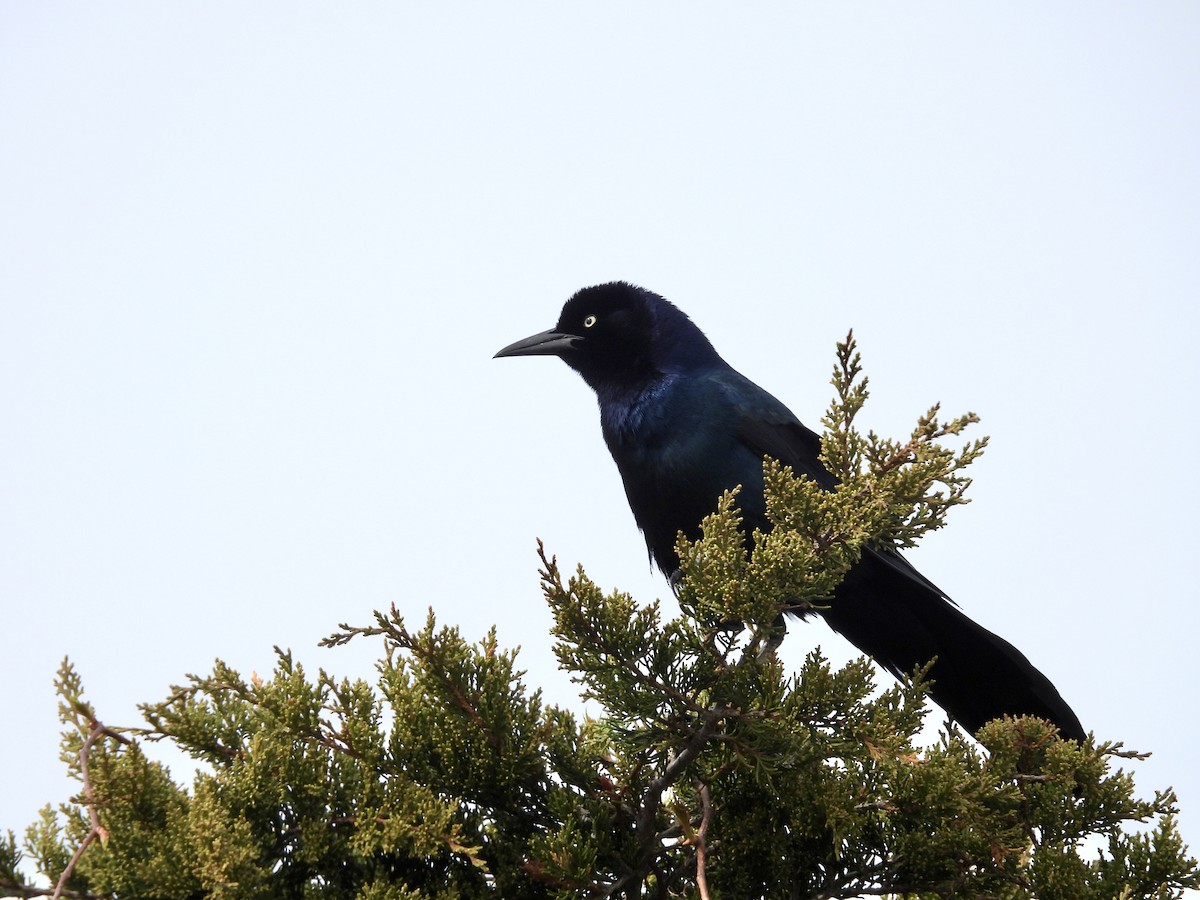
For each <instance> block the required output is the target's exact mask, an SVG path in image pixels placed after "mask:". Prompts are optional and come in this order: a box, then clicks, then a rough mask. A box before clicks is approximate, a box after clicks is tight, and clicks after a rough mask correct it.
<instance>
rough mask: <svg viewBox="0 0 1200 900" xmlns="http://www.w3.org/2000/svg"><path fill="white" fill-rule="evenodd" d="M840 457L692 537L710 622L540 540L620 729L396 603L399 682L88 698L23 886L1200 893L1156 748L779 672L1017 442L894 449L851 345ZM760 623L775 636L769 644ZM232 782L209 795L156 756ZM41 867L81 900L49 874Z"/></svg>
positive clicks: (574, 653)
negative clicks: (877, 560)
mask: <svg viewBox="0 0 1200 900" xmlns="http://www.w3.org/2000/svg"><path fill="white" fill-rule="evenodd" d="M833 383H834V386H835V390H836V396H835V400H834V401H833V404H832V405H831V408H830V411H829V413H828V415H827V416H826V418H825V427H826V436H825V442H824V461H825V463H826V465H827V466H828V467H829V468H830V469H831V470H832V471H834V472H835V473H836V474H838V476H839V478H840V486H839V488H838V489H837V490H836V491H833V492H827V491H822V490H820V489H818V488H817V487H816V486H815V485H813V484H812V483H810V482H808V481H806V480H804V479H796V478H794V477H793V476H792V473H791V472H789V471H788V470H787V469H786V468H785V467H781V466H777V465H774V464H768V465H767V467H766V474H767V495H768V501H769V512H770V518H771V521H772V523H773V524H774V526H775V527H774V529H773V530H772V531H771V532H770V533H769V534H767V535H759V536H758V539H757V541H756V544H755V549H754V551H753V552H752V553H751V554H749V555H748V554H747V553H746V552H745V550H744V542H743V535H742V533H741V528H740V522H739V519H738V515H737V510H736V506H735V504H734V502H733V501H734V496H733V494H727V495H726V496H725V497H723V498H722V499H721V502H720V504H719V506H718V508H717V509H716V511H715V512H714V514H713V515H712V516H710V517H709V518H708V519H707V520H706V522H705V525H704V531H703V537H702V539H701V540H699V541H696V542H691V543H689V542H688V541H686V540H683V539H682V538H681V539H680V543H679V550H680V558H681V559H682V560H683V561H684V577H683V579H682V581H681V583H680V585H679V605H680V608H681V610H682V614H681V615H679V616H677V617H675V618H668V617H667V616H666V615H665V614H664V612H663V609H662V608H661V607H660V605H659V604H658V603H657V602H655V603H651V604H648V605H639V604H638V603H635V602H634V600H633V599H632V598H631V597H630V596H629V595H627V594H624V593H621V592H619V591H613V592H607V593H606V592H605V591H603V590H602V589H601V588H600V587H598V586H597V585H596V584H594V583H593V582H592V581H591V580H590V579H589V578H588V577H587V575H586V574H585V573H584V571H583V569H582V568H579V569H577V570H576V572H575V573H574V574H573V575H570V576H569V577H564V575H563V573H562V571H561V570H560V568H559V566H558V564H557V562H556V561H555V559H554V558H553V557H551V556H549V555H548V554H546V553H545V552H544V550H542V548H541V547H540V545H539V555H540V561H541V578H542V589H543V592H544V594H545V598H546V601H547V602H548V603H549V605H550V608H551V610H552V612H553V614H554V619H555V626H554V632H553V639H554V641H555V651H556V653H557V656H558V659H559V662H560V664H561V666H562V668H563V669H564V670H566V671H567V672H569V673H570V674H571V677H572V678H574V679H575V680H576V681H577V682H578V683H579V685H580V686H581V689H582V693H583V695H584V696H585V697H587V698H588V699H590V700H591V701H592V703H593V706H594V708H595V709H597V710H598V711H599V713H598V715H595V716H591V717H583V718H580V717H579V716H577V715H575V714H574V713H572V712H570V711H568V710H564V709H561V708H558V707H555V706H550V705H547V704H546V703H544V702H543V701H542V698H541V694H540V692H539V691H537V690H531V689H530V688H529V687H527V686H526V684H525V681H524V673H523V672H522V671H520V669H519V668H518V667H517V654H516V652H515V651H508V650H505V649H503V648H502V647H500V646H499V643H498V641H497V639H496V634H495V631H494V630H493V631H490V632H488V634H486V635H485V636H484V637H483V638H481V639H480V640H478V641H475V642H471V641H470V640H468V639H467V638H465V637H464V636H463V635H462V634H461V633H460V631H459V630H458V629H456V628H451V627H445V626H439V625H438V624H437V622H436V620H435V617H434V614H433V612H432V611H430V613H429V615H428V617H427V619H426V621H425V623H424V625H423V627H420V628H417V629H414V628H413V627H411V626H410V625H409V624H408V623H407V622H406V621H405V619H404V618H403V617H402V616H401V615H400V614H399V613H398V611H397V610H396V609H395V608H394V607H393V608H392V609H391V610H390V611H388V612H386V613H384V612H379V613H376V614H375V617H374V621H373V623H371V624H369V625H366V626H358V627H351V626H348V625H342V626H340V630H339V631H338V632H337V633H335V634H333V635H332V636H330V637H329V638H327V639H326V640H325V641H324V642H323V643H324V644H325V645H327V646H331V647H336V646H338V645H341V644H345V643H346V642H348V641H351V640H362V639H366V640H375V641H379V642H380V644H381V651H382V652H381V658H380V660H379V663H378V678H377V680H376V682H375V683H374V684H370V683H367V682H365V681H349V680H346V679H338V678H336V677H335V676H333V675H331V674H329V673H327V672H325V671H324V670H320V671H318V672H317V673H316V674H315V676H314V675H310V674H309V673H307V672H305V670H304V669H303V667H302V666H300V665H299V664H298V663H297V662H296V661H295V660H294V659H293V657H292V655H291V654H290V653H288V652H284V651H281V650H278V648H277V650H276V653H277V658H276V663H275V668H274V671H273V672H272V673H271V675H270V676H269V677H268V678H265V679H264V678H259V677H258V676H256V675H251V676H250V677H249V678H247V677H245V676H243V675H242V674H240V673H238V672H236V671H234V670H233V669H231V668H230V667H228V666H226V665H225V664H223V663H221V662H220V661H218V662H217V663H216V664H215V665H214V668H213V671H212V672H211V673H210V674H208V675H204V676H188V678H187V681H186V684H184V685H182V686H180V687H177V688H175V689H174V690H173V692H172V693H171V695H170V696H169V697H167V698H166V699H165V700H163V701H161V702H158V703H150V704H147V705H145V706H144V707H142V709H143V713H144V715H145V719H146V724H145V725H144V726H142V727H139V728H129V729H112V728H109V727H107V726H105V725H104V724H103V722H102V721H101V720H100V719H99V718H98V716H97V712H96V711H95V710H94V709H93V708H92V707H91V705H90V704H88V703H87V701H86V700H85V699H84V696H83V686H82V683H81V680H80V678H79V676H78V675H77V673H76V672H75V670H74V668H73V667H72V666H71V664H70V663H69V662H68V661H64V663H63V665H62V668H61V669H60V672H59V676H58V679H57V688H58V693H59V696H60V698H61V702H60V713H61V717H62V720H63V722H64V725H65V733H64V738H63V759H64V761H65V762H66V764H67V766H68V770H69V772H70V774H71V776H72V777H73V778H74V779H75V780H77V781H78V782H79V785H80V790H79V793H78V794H77V795H76V796H75V797H73V798H72V799H71V801H69V802H68V803H64V804H61V805H60V806H59V807H58V808H57V809H52V808H51V807H49V806H48V807H46V809H45V810H43V813H42V815H41V817H40V818H39V820H38V821H37V822H35V823H33V824H32V825H30V826H29V827H28V828H27V829H26V832H25V837H24V840H23V841H21V842H18V840H17V838H16V837H15V835H14V834H13V833H12V832H8V834H7V836H6V837H4V838H0V890H3V891H4V892H7V893H8V894H10V895H12V896H22V897H32V896H40V895H45V894H51V893H54V892H57V894H58V895H59V896H66V897H108V898H114V897H121V898H125V897H163V898H167V897H170V898H222V897H229V898H232V897H238V898H293V897H310V896H311V897H316V896H320V897H347V898H351V897H356V898H364V900H400V898H418V897H420V898H472V897H506V898H507V897H515V898H526V897H528V898H568V897H605V896H610V897H739V898H751V897H769V898H774V897H780V898H849V897H859V896H905V897H919V898H925V897H929V898H933V897H939V898H942V897H999V898H1022V897H1040V898H1043V900H1054V898H1063V900H1086V898H1101V897H1103V898H1111V897H1129V898H1135V897H1147V898H1149V897H1153V898H1169V897H1180V896H1182V894H1183V892H1184V891H1185V890H1187V889H1188V888H1195V887H1200V870H1198V868H1197V863H1196V860H1195V859H1193V858H1192V857H1190V856H1189V855H1188V852H1187V848H1186V847H1184V846H1183V844H1182V842H1181V840H1180V838H1179V834H1178V831H1177V830H1176V826H1175V815H1176V798H1175V796H1174V794H1173V793H1172V792H1171V791H1169V790H1167V791H1161V792H1157V793H1155V794H1154V795H1153V797H1151V798H1149V799H1146V798H1139V797H1138V796H1137V794H1136V793H1135V790H1134V784H1133V780H1132V778H1131V776H1130V774H1129V773H1128V771H1126V768H1125V767H1126V766H1127V765H1128V764H1130V763H1131V762H1133V761H1136V760H1137V759H1139V758H1141V756H1142V754H1138V753H1134V752H1132V751H1128V750H1125V749H1124V748H1123V747H1122V746H1121V745H1120V744H1118V743H1112V742H1102V741H1096V740H1094V739H1089V740H1088V741H1087V742H1086V743H1085V744H1083V745H1082V746H1081V745H1078V744H1076V743H1075V742H1073V741H1062V740H1059V739H1058V738H1057V736H1056V735H1055V733H1054V731H1053V729H1052V728H1051V727H1050V726H1049V725H1047V724H1046V723H1044V722H1041V721H1039V720H1036V719H1016V720H1001V721H995V722H992V723H990V724H988V725H987V726H985V727H984V728H983V729H982V730H981V731H980V733H979V735H978V736H977V737H978V742H976V741H974V740H972V739H971V738H970V737H969V736H966V735H963V734H961V733H959V732H958V731H957V730H955V729H947V730H944V731H943V732H942V734H941V737H940V740H939V741H938V742H937V743H936V744H934V745H932V746H923V745H922V744H921V743H920V741H919V738H918V735H919V732H920V729H921V725H922V720H923V717H924V716H925V715H926V714H927V711H928V710H927V707H926V706H925V702H924V699H925V697H924V694H925V692H924V685H923V681H922V677H923V674H924V673H923V672H920V671H917V672H914V673H912V677H911V679H909V680H907V681H906V682H904V683H890V684H889V686H887V687H886V688H885V689H883V690H877V689H876V685H875V683H874V671H873V668H872V666H871V665H870V664H869V663H868V662H867V661H865V660H858V661H855V662H852V663H850V664H849V665H847V666H844V667H842V668H840V669H834V668H832V667H831V666H830V664H829V663H828V662H827V661H826V660H824V659H823V658H822V657H821V656H820V655H819V654H818V653H812V654H810V655H809V656H808V658H807V659H806V661H805V662H804V664H803V666H802V667H801V668H800V670H799V671H798V672H793V673H788V672H785V671H784V669H783V667H782V666H781V665H780V663H779V662H778V661H777V660H776V659H775V657H774V656H773V655H772V654H770V653H764V652H763V650H764V648H765V647H766V646H768V644H769V640H770V637H771V634H772V629H773V622H774V621H775V619H776V617H777V615H778V612H779V610H780V609H781V608H783V607H785V606H791V607H795V606H797V605H810V606H820V605H821V604H822V603H824V602H826V601H827V600H828V597H829V595H830V593H831V592H832V590H833V588H834V587H835V586H836V585H837V583H838V581H839V579H840V578H841V577H842V575H843V574H844V573H845V572H846V570H847V569H848V568H849V566H850V565H852V564H853V562H854V561H855V559H856V558H857V555H858V553H859V551H860V548H861V547H862V546H863V545H864V544H865V543H868V542H874V543H876V544H886V545H892V546H899V547H905V546H910V545H912V544H913V543H914V542H915V541H916V540H917V539H918V538H920V537H921V535H923V534H925V533H927V532H928V531H930V530H932V529H935V528H939V527H941V526H942V524H943V523H944V521H945V516H946V513H947V512H948V511H949V509H951V508H952V507H953V506H955V505H957V504H960V503H963V502H965V497H964V496H963V491H964V490H965V489H966V486H967V485H968V484H969V479H967V478H966V476H965V475H964V474H963V471H964V469H965V468H966V466H967V465H969V464H970V463H971V462H972V461H973V460H974V459H976V458H977V457H978V455H979V454H980V453H981V452H982V451H983V448H984V445H985V443H986V441H983V440H981V441H975V442H968V443H965V444H963V445H962V446H961V447H960V449H958V450H957V451H955V450H951V449H949V448H948V447H947V446H946V445H945V443H944V439H946V438H953V437H955V436H957V435H958V434H959V433H960V432H961V431H962V430H963V429H964V428H966V427H967V426H969V425H970V424H972V423H973V422H974V421H975V417H974V416H973V415H967V416H963V417H959V418H956V419H952V420H950V421H948V422H943V421H941V420H940V419H939V414H938V410H937V409H936V407H935V408H934V409H932V410H931V411H930V412H929V414H927V415H926V416H924V417H922V418H921V419H920V421H919V422H918V425H917V427H916V428H915V429H914V431H913V433H912V434H911V435H910V436H909V438H908V439H907V440H904V441H890V440H885V439H882V438H879V437H878V436H876V435H874V434H872V433H869V432H868V433H866V434H863V433H861V432H860V431H858V430H857V428H856V426H855V417H856V415H857V413H858V412H859V410H860V409H861V407H862V404H863V401H865V399H866V396H867V393H866V380H865V378H862V377H861V371H860V366H859V360H858V355H857V352H856V350H855V347H854V343H853V339H852V337H851V338H848V339H847V341H846V342H845V343H843V344H841V345H839V350H838V363H837V366H836V368H835V373H834V379H833ZM731 622H738V623H742V624H743V625H744V628H742V629H741V630H739V629H737V628H734V627H731V626H730V623H731ZM148 741H149V742H152V741H170V742H172V743H174V744H175V745H177V746H178V747H179V748H182V749H183V750H184V751H186V752H187V753H189V754H190V755H191V756H192V757H193V758H194V759H196V760H197V761H198V762H199V763H200V771H199V774H198V775H196V777H195V780H194V781H193V783H192V784H190V785H186V786H185V785H182V784H178V783H176V782H175V781H173V780H172V779H171V777H170V776H169V774H168V772H167V771H166V769H165V768H164V767H163V766H161V765H160V764H158V763H156V762H153V761H151V760H150V759H148V758H147V757H146V755H145V754H144V752H143V749H142V748H143V744H144V743H145V742H148ZM23 856H27V857H28V858H29V859H30V860H31V861H32V863H33V865H34V866H35V867H36V869H37V870H38V872H40V873H41V874H42V876H44V878H45V879H48V881H49V884H50V885H52V887H45V886H38V885H35V884H33V883H31V882H29V881H28V880H26V878H25V877H24V875H23V874H22V870H23V868H24V867H23V866H22V857H23Z"/></svg>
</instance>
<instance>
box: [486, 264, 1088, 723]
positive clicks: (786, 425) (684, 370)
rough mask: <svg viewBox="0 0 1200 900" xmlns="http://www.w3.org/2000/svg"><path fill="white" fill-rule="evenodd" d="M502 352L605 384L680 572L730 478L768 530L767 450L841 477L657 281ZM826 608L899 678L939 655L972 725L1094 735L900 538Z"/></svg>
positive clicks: (655, 552) (601, 399) (574, 307)
mask: <svg viewBox="0 0 1200 900" xmlns="http://www.w3.org/2000/svg"><path fill="white" fill-rule="evenodd" d="M495 356H496V357H497V358H500V357H514V356H557V357H559V358H560V359H561V360H562V361H563V362H565V363H566V364H567V365H568V366H570V367H571V368H572V369H574V370H575V371H576V372H578V373H579V374H580V375H581V376H582V377H583V380H584V381H585V382H586V383H587V384H588V385H589V386H590V387H591V388H592V390H593V391H595V393H596V399H597V401H598V403H599V407H600V426H601V431H602V433H603V435H604V440H605V442H606V444H607V445H608V449H609V451H610V452H611V454H612V457H613V460H614V461H615V462H616V465H617V469H618V470H619V472H620V475H621V480H622V481H623V483H624V486H625V494H626V497H627V499H628V501H629V506H630V508H631V510H632V511H633V516H634V519H635V521H636V522H637V525H638V527H639V528H640V529H641V531H642V533H643V535H644V536H645V539H646V546H647V549H648V550H649V554H650V558H651V560H652V561H653V563H654V564H655V565H656V566H657V567H658V568H659V569H660V570H662V572H663V573H664V574H665V575H666V576H667V577H668V579H669V580H670V579H675V578H677V577H678V570H679V558H678V556H677V554H676V551H675V542H676V538H677V536H678V534H679V533H680V532H682V533H683V534H684V535H685V536H687V537H688V538H689V539H691V540H695V539H697V538H698V537H699V536H700V526H701V522H702V521H703V519H704V518H705V517H706V516H707V515H709V514H711V513H712V512H714V511H715V509H716V506H717V501H718V499H719V498H720V497H721V495H722V493H723V492H724V491H726V490H730V489H733V488H734V487H736V486H739V485H740V487H741V490H740V492H739V493H738V495H737V498H736V502H737V505H738V507H739V510H740V512H741V515H742V520H743V524H744V526H745V531H746V534H747V535H748V536H749V535H752V534H753V533H754V530H755V529H759V530H760V531H761V532H763V533H766V532H767V531H768V530H769V529H770V527H771V523H770V522H769V521H768V519H767V516H766V501H765V497H764V493H763V461H764V459H765V458H766V457H773V458H775V459H777V460H778V461H779V462H781V463H783V464H785V465H787V466H790V467H791V468H792V471H793V473H794V474H795V475H798V476H799V475H803V476H807V477H808V478H810V479H812V480H813V481H814V482H816V483H817V484H818V485H820V486H821V487H822V488H824V489H827V490H832V489H833V488H834V487H835V486H836V483H837V480H836V478H835V477H834V476H833V474H832V473H830V472H829V471H828V470H827V469H826V468H825V467H824V465H823V464H822V463H821V460H820V453H821V438H820V436H819V435H818V434H817V433H816V432H814V431H812V430H810V429H809V428H807V427H806V426H804V425H803V424H802V423H801V422H800V420H799V419H798V418H797V417H796V416H795V415H794V414H793V413H792V412H791V410H789V409H788V408H787V407H786V406H785V405H784V404H783V403H782V402H780V401H779V400H777V399H776V398H775V397H774V396H772V395H771V394H769V393H768V392H767V391H766V390H764V389H763V388H761V387H759V386H758V385H757V384H755V383H754V382H752V381H751V380H750V379H748V378H747V377H746V376H744V375H742V374H741V373H740V372H738V371H737V370H735V369H734V368H733V367H732V366H731V365H729V363H727V362H726V361H725V360H724V359H723V358H722V357H721V356H720V354H718V352H717V350H716V349H715V348H714V347H713V345H712V343H711V342H710V341H709V339H708V338H707V337H706V336H705V335H704V333H703V332H702V331H701V330H700V328H699V327H697V326H696V325H695V324H694V323H693V322H692V320H691V319H690V318H689V317H688V316H687V315H686V314H685V313H684V312H683V311H682V310H681V309H679V307H677V306H675V305H674V304H673V303H671V302H670V301H668V300H666V299H665V298H663V297H661V296H659V295H658V294H656V293H654V292H652V291H649V290H647V289H645V288H642V287H639V286H637V285H634V284H631V283H629V282H625V281H614V282H608V283H605V284H598V285H595V286H592V287H586V288H583V289H582V290H579V291H577V292H576V293H575V294H573V295H572V296H571V297H570V298H569V299H568V300H567V302H566V304H565V305H564V306H563V308H562V312H561V314H560V315H559V318H558V322H557V324H556V325H555V326H554V327H553V328H551V329H549V330H548V331H542V332H539V333H537V334H534V335H531V336H530V337H527V338H524V339H522V340H519V341H516V342H514V343H511V344H509V345H508V346H506V347H504V348H502V349H501V350H500V351H498V352H497V353H496V355H495ZM751 540H752V538H750V537H747V542H749V541H751ZM792 612H795V613H796V614H798V615H800V616H801V617H804V616H806V615H808V614H810V613H811V611H792ZM816 612H817V613H818V614H820V615H821V616H822V617H823V618H824V619H825V621H826V622H827V623H828V624H829V625H830V627H832V628H833V630H834V631H836V632H838V633H840V634H841V635H842V636H844V637H845V638H847V639H848V640H849V641H850V643H852V644H853V645H854V646H855V647H857V648H858V649H859V650H860V651H862V652H863V653H865V654H866V655H867V656H869V657H871V658H872V659H874V660H875V661H876V662H877V663H879V664H880V665H881V666H882V667H883V668H884V669H886V670H887V671H889V672H890V673H892V675H894V676H896V677H897V678H905V677H906V676H908V675H910V674H911V673H912V672H913V671H914V670H916V669H917V668H919V667H922V666H926V665H929V663H930V662H931V661H933V664H932V667H931V668H930V670H929V678H930V679H931V680H932V683H931V685H930V687H929V693H930V696H931V697H932V699H933V700H934V702H936V703H937V704H938V705H939V706H941V707H942V708H943V709H944V710H945V711H946V712H947V713H948V714H949V716H950V717H951V718H952V719H954V720H955V721H957V722H958V723H959V724H960V725H961V726H963V727H964V728H965V729H967V730H968V731H969V732H971V733H972V734H975V733H977V732H978V730H979V729H980V728H981V727H982V726H983V725H984V724H985V723H987V722H988V721H990V720H992V719H995V718H1000V717H1004V716H1022V715H1030V716H1037V717H1039V718H1042V719H1045V720H1047V721H1049V722H1050V723H1051V724H1053V725H1055V726H1056V727H1057V728H1058V732H1059V734H1060V735H1061V736H1062V737H1064V738H1070V739H1074V740H1077V741H1083V740H1084V739H1085V737H1086V734H1085V732H1084V730H1083V726H1082V725H1081V724H1080V721H1079V719H1078V717H1077V716H1076V715H1075V713H1074V712H1073V711H1072V709H1071V707H1070V706H1069V705H1068V704H1067V703H1066V701H1064V700H1063V698H1062V696H1061V695H1060V694H1059V692H1058V690H1057V689H1056V688H1055V687H1054V685H1053V684H1052V683H1051V682H1050V680H1049V679H1048V678H1047V677H1046V676H1045V675H1044V674H1042V672H1040V671H1039V670H1038V669H1037V668H1035V667H1034V665H1033V664H1032V663H1031V662H1030V661H1029V660H1028V659H1027V658H1026V657H1025V655H1024V654H1022V653H1021V652H1020V651H1019V650H1018V649H1017V648H1016V647H1014V646H1013V645H1012V644H1010V643H1009V642H1008V641H1006V640H1004V639H1003V638H1001V637H999V636H998V635H996V634H994V633H992V632H991V631H989V630H988V629H986V628H984V627H983V626H982V625H979V624H978V623H977V622H975V621H973V620H972V619H971V618H969V617H968V616H967V615H966V614H965V613H963V612H962V610H961V609H959V607H958V606H957V605H956V604H955V603H954V602H953V601H952V600H951V599H950V598H949V597H947V596H946V594H945V593H944V592H943V591H941V590H940V589H939V588H938V587H937V586H936V585H934V583H933V582H932V581H930V580H929V579H928V578H926V577H925V576H924V575H922V574H921V573H920V572H919V571H917V569H916V567H915V566H913V565H912V564H911V563H910V562H909V561H908V560H907V559H906V558H905V557H903V556H902V555H901V554H900V553H898V552H896V551H895V550H893V549H890V548H886V547H875V546H866V547H864V548H863V549H862V551H861V555H860V557H859V559H858V561H857V562H856V563H855V564H854V565H852V566H851V568H850V569H849V571H848V572H847V574H846V576H845V578H844V579H843V581H842V582H841V584H840V585H839V586H838V587H837V588H836V589H835V591H834V593H833V595H832V597H831V598H829V600H828V603H827V604H826V605H823V607H822V608H820V609H818V610H816Z"/></svg>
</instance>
